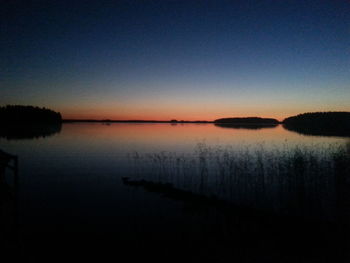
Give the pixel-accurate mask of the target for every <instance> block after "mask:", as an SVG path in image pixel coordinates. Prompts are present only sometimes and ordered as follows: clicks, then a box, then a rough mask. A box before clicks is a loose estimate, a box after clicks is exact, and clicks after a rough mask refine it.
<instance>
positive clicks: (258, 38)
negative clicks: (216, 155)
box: [0, 0, 350, 120]
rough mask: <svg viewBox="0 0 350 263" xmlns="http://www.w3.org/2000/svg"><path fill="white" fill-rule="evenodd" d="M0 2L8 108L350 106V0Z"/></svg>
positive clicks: (271, 109) (66, 113) (174, 114)
mask: <svg viewBox="0 0 350 263" xmlns="http://www.w3.org/2000/svg"><path fill="white" fill-rule="evenodd" d="M0 2H1V3H0V4H1V8H0V23H1V24H0V35H1V38H0V105H7V104H21V105H35V106H40V107H47V108H50V109H53V110H55V111H59V112H61V114H62V115H63V118H66V119H121V120H123V119H124V120H126V119H145V120H151V119H152V120H169V119H178V120H214V119H217V118H222V117H233V116H239V117H243V116H260V117H272V118H277V119H279V120H282V119H283V118H285V117H288V116H291V115H295V114H299V113H303V112H312V111H350V1H348V0H343V1H341V0H328V1H323V0H312V1H311V0H298V1H296V0H295V1H290V0H283V1H282V0H274V1H272V0H270V1H267V0H256V1H253V0H244V1H243V0H242V1H240V0H235V1H233V0H232V1H220V0H215V1H214V0H213V1H204V0H203V1H201V0H197V1H190V0H182V1H175V0H162V1H151V0H149V1H147V0H143V1H122V0H118V1H103V0H99V1H88V0H86V1H72V0H70V1H65V0H60V1H55V0H50V1H16V0H13V1H4V0H0Z"/></svg>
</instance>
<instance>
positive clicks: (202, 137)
mask: <svg viewBox="0 0 350 263" xmlns="http://www.w3.org/2000/svg"><path fill="white" fill-rule="evenodd" d="M59 137H61V139H63V138H66V139H67V140H69V141H71V143H78V142H79V141H81V140H84V141H85V142H89V144H90V145H91V147H96V148H98V147H99V146H102V145H104V146H106V147H115V148H118V149H119V150H128V151H133V150H135V151H143V152H154V151H159V150H164V151H188V150H193V149H194V148H195V146H196V145H197V144H198V143H203V142H204V143H205V144H206V145H208V146H217V145H242V144H243V145H251V146H254V145H256V144H264V145H265V146H267V147H269V146H271V145H272V146H280V145H281V144H292V145H295V144H298V145H299V144H319V143H321V144H324V143H333V142H338V143H343V142H344V141H345V139H343V138H336V137H321V136H305V135H300V134H298V133H295V132H290V131H287V130H285V129H284V128H283V127H282V126H281V125H279V126H277V127H275V128H261V129H244V128H239V129H237V128H222V127H218V126H215V125H214V124H170V123H161V124H159V123H156V124H154V123H153V124H152V123H111V124H103V123H72V124H64V125H63V129H62V133H61V134H60V135H59Z"/></svg>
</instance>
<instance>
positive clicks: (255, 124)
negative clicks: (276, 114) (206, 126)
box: [214, 117, 279, 129]
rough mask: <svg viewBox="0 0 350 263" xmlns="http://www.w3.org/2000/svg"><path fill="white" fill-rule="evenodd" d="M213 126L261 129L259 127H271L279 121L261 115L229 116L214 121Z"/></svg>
mask: <svg viewBox="0 0 350 263" xmlns="http://www.w3.org/2000/svg"><path fill="white" fill-rule="evenodd" d="M214 124H215V126H218V127H221V128H235V129H239V128H244V129H261V128H273V127H276V126H277V125H278V124H279V121H278V120H276V119H272V118H261V117H245V118H240V117H231V118H221V119H216V120H215V121H214Z"/></svg>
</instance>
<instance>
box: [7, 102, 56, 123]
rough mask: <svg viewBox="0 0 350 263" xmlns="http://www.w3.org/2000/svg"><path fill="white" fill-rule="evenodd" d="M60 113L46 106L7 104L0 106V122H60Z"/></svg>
mask: <svg viewBox="0 0 350 263" xmlns="http://www.w3.org/2000/svg"><path fill="white" fill-rule="evenodd" d="M61 121H62V117H61V114H60V113H59V112H55V111H52V110H49V109H46V108H39V107H33V106H22V105H7V106H5V107H0V122H1V123H8V124H10V123H11V124H18V123H27V124H28V123H33V124H34V123H36V124H37V123H60V122H61Z"/></svg>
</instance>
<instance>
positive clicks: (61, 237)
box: [0, 123, 349, 262]
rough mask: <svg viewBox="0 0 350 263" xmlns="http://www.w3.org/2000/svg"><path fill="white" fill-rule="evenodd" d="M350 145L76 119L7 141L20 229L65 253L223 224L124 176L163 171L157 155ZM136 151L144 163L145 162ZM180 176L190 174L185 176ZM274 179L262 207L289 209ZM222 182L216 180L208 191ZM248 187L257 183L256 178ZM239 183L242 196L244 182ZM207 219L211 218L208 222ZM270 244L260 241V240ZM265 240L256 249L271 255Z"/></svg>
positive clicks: (182, 236) (280, 134) (24, 244)
mask: <svg viewBox="0 0 350 263" xmlns="http://www.w3.org/2000/svg"><path fill="white" fill-rule="evenodd" d="M348 142H349V139H347V138H341V137H322V136H305V135H301V134H298V133H295V132H291V131H288V130H285V129H284V128H283V127H282V126H277V127H274V128H271V127H270V128H261V129H244V128H239V129H234V128H226V127H219V126H215V125H213V124H168V123H162V124H140V123H111V124H103V123H67V124H63V125H62V128H61V130H60V132H58V133H56V134H53V135H52V136H47V137H43V138H34V139H29V138H27V139H21V140H20V139H18V140H16V139H13V140H7V139H5V138H0V149H2V150H3V151H6V152H8V153H11V154H15V155H18V157H19V166H18V174H19V187H18V203H17V211H18V213H17V214H16V219H15V221H16V224H15V226H14V228H15V230H14V231H15V233H16V234H15V235H16V239H18V240H19V241H18V242H19V243H20V250H21V251H24V253H32V254H33V253H34V254H35V253H36V252H35V251H36V250H35V248H45V249H46V250H49V251H55V252H57V250H61V252H62V251H78V250H79V251H80V250H84V251H86V248H91V247H95V248H96V246H97V245H98V244H100V243H103V244H104V245H103V250H104V252H111V251H116V247H115V246H117V247H118V246H120V245H117V243H118V244H120V243H121V242H123V243H124V245H123V246H122V247H123V248H125V247H129V248H130V247H132V248H135V250H138V249H140V248H142V247H145V246H147V244H148V242H158V243H162V242H163V241H164V240H167V242H173V241H176V242H178V241H179V240H181V242H182V244H186V246H187V249H190V248H189V247H191V246H192V245H191V244H190V243H186V242H189V241H188V240H190V239H191V238H192V239H193V236H194V237H195V238H194V239H196V238H197V239H201V238H202V235H205V233H207V232H208V229H210V225H212V221H210V220H214V221H215V222H216V223H217V222H218V221H220V220H224V219H222V218H221V217H220V216H218V215H213V214H212V212H210V211H209V212H208V211H206V212H205V213H204V212H203V211H200V212H198V211H197V212H188V211H187V212H186V207H185V208H184V204H183V203H182V202H179V201H176V200H172V199H169V198H164V197H162V196H161V195H159V194H157V193H150V192H147V191H145V190H144V189H141V188H133V187H129V186H126V185H124V184H123V182H122V180H121V178H122V177H125V176H128V177H131V178H133V176H138V177H137V178H140V177H142V176H144V178H143V179H147V178H149V176H151V175H150V174H152V171H154V173H156V174H158V173H160V172H161V170H159V169H160V168H159V167H158V168H157V167H156V168H155V166H154V163H153V164H152V161H151V159H147V158H149V154H153V153H156V154H158V153H159V154H161V153H164V154H165V155H168V156H169V155H172V156H175V157H176V158H177V157H179V156H182V157H183V158H196V153H198V147H203V145H204V147H205V149H208V148H210V149H211V151H217V150H218V149H219V150H220V151H222V150H223V151H225V149H230V151H234V150H235V149H239V150H240V151H244V149H249V151H251V152H254V151H255V150H256V149H257V150H258V149H261V148H263V149H264V151H267V152H269V153H270V154H273V153H276V152H279V151H281V152H283V151H287V150H288V149H292V148H293V149H294V148H295V147H299V148H302V149H309V150H310V151H315V152H317V153H318V152H321V153H322V154H324V153H325V152H327V149H329V147H330V145H331V147H333V146H334V145H336V146H343V145H345V144H346V143H348ZM286 149H287V150H286ZM135 154H137V155H138V156H141V157H142V158H144V159H142V161H141V162H135ZM147 156H148V157H147ZM175 157H174V158H175ZM211 158H215V156H214V157H211ZM148 164H149V167H147V166H148ZM194 165H195V164H194ZM192 168H193V167H192ZM157 169H158V170H157ZM166 169H167V171H166V172H167V173H172V171H171V170H172V169H175V168H172V167H169V165H168V167H166ZM181 169H184V168H183V167H182V168H181ZM193 169H196V168H193ZM210 169H215V167H214V168H213V167H209V170H210ZM179 174H182V176H183V173H179ZM176 175H177V174H176V173H173V174H172V178H171V180H175V181H176V180H177V182H178V183H179V185H181V181H180V180H178V178H174V176H175V177H176ZM6 176H7V177H9V178H10V177H11V171H6ZM153 179H154V178H153V177H152V180H153ZM169 180H170V179H169ZM213 180H214V179H213ZM269 180H270V179H269ZM269 180H267V181H265V182H264V184H265V185H266V187H264V193H265V194H266V192H267V193H273V194H270V195H269V194H266V196H267V197H266V198H267V199H266V200H265V201H262V202H261V207H260V208H263V209H267V210H269V209H270V210H271V211H278V210H280V209H281V207H286V206H285V203H284V198H287V197H286V195H284V194H283V191H279V190H280V189H277V188H280V185H285V184H283V183H279V182H276V180H275V179H274V178H272V179H271V180H270V181H269ZM327 180H328V181H327V186H326V188H324V187H323V186H322V187H318V186H317V187H316V186H315V185H316V184H317V182H316V183H313V184H312V187H313V188H312V189H313V190H312V191H321V190H322V191H327V193H328V195H329V197H327V198H325V199H326V200H325V201H324V202H323V201H320V202H319V203H321V204H322V207H323V209H324V210H325V211H326V212H324V211H323V212H324V214H325V216H326V217H327V220H328V219H329V218H332V216H333V215H334V213H336V212H335V210H334V205H333V203H332V202H333V201H334V200H333V199H334V198H335V197H334V195H333V194H334V193H333V192H332V191H334V189H333V188H332V187H333V183H332V182H330V180H333V179H327ZM214 181H215V180H214ZM214 181H211V179H208V182H207V183H208V184H209V186H208V187H211V186H210V184H211V182H212V183H213V184H214V183H215V182H214ZM322 182H323V181H321V183H322ZM172 183H173V182H172ZM245 184H247V185H250V183H249V182H248V183H247V182H246V183H245ZM269 185H270V186H269ZM305 185H306V186H305V189H306V191H308V189H309V188H310V189H311V186H310V187H309V186H308V184H307V183H305ZM310 185H311V183H310ZM238 186H240V184H238ZM272 186H273V187H272ZM190 187H191V186H190ZM327 187H328V188H327ZM211 189H212V188H211ZM237 189H238V190H235V193H236V192H239V191H240V190H239V189H242V188H239V187H238V188H237ZM247 189H248V190H247ZM249 189H255V188H254V187H253V188H245V190H244V191H243V190H242V192H240V193H239V196H238V197H237V196H236V197H235V195H234V194H233V195H232V196H234V198H236V199H234V200H235V201H236V202H238V205H240V204H243V205H246V204H248V205H251V203H250V202H251V195H250V194H251V193H249V191H252V190H249ZM276 189H277V190H276ZM310 191H311V190H310ZM277 192H278V193H277ZM320 193H321V192H320ZM320 193H318V194H320ZM322 193H323V192H322ZM322 193H321V194H322ZM259 196H260V193H256V189H255V190H254V198H257V197H258V199H259ZM279 197H280V199H281V200H282V201H281V202H276V203H274V205H273V207H269V205H266V204H267V203H271V202H268V200H271V199H273V198H279ZM288 198H289V197H288ZM288 198H287V199H288ZM332 198H333V199H332ZM261 199H264V198H261ZM247 200H248V201H247ZM240 202H241V203H240ZM245 202H246V203H245ZM264 202H265V203H264ZM185 206H186V205H185ZM313 206H314V207H313V208H310V209H311V210H312V209H314V210H312V211H316V210H317V209H319V207H318V206H317V205H316V206H315V205H314V204H313ZM310 209H309V208H308V210H310ZM311 210H310V211H311ZM323 212H322V213H323ZM204 214H205V215H204ZM316 214H317V212H316ZM322 215H323V214H322ZM203 218H211V219H210V220H207V221H205V220H203ZM213 218H214V219H213ZM201 221H203V222H202V223H199V222H201ZM204 221H205V222H204ZM207 222H208V223H207ZM220 222H221V221H220ZM209 232H210V231H209ZM224 232H225V231H224ZM217 238H218V239H220V237H217ZM258 239H259V238H257V240H258ZM150 240H152V241H150ZM264 240H265V239H264ZM264 240H260V241H259V242H260V243H259V244H260V245H261V244H262V243H264V242H265V241H266V240H265V241H264ZM269 240H270V239H269ZM271 240H272V241H271ZM271 240H270V241H271V242H272V243H273V242H275V241H274V239H271ZM270 241H269V242H270ZM254 242H256V241H254ZM254 242H253V243H254ZM77 243H79V244H80V245H79V246H78V247H79V248H78V247H77ZM272 243H267V244H266V246H268V244H272ZM82 244H84V245H82ZM92 244H93V245H92ZM206 245H207V246H208V247H210V246H211V245H210V244H206ZM260 245H258V248H256V249H257V250H256V249H255V250H254V251H255V252H256V251H260V250H264V251H265V252H266V251H270V250H266V249H265V248H262V247H260ZM273 245H275V244H273ZM252 246H253V245H252ZM156 247H157V246H156V245H155V248H156ZM253 247H254V246H253ZM100 249H101V247H100ZM182 249H183V248H182ZM271 249H272V250H271V251H272V252H271V251H270V252H271V253H270V254H271V255H272V254H274V253H275V252H274V251H275V250H273V249H274V247H273V246H272V248H271ZM276 251H279V250H278V249H276ZM38 253H39V252H38ZM84 253H85V252H84ZM310 253H311V252H310ZM202 254H203V253H202ZM204 254H205V253H204ZM267 254H269V253H267ZM270 254H269V255H270ZM274 255H275V254H274ZM276 255H277V254H276ZM241 256H242V255H241ZM251 257H252V259H251V258H250V256H247V255H246V254H245V255H243V256H242V258H244V259H245V260H246V262H250V261H249V260H250V259H251V262H255V261H254V256H251ZM276 257H278V259H281V258H280V257H279V256H276ZM291 257H292V258H293V256H291ZM247 258H249V260H248V259H247ZM272 261H273V259H271V262H272ZM284 262H287V261H284ZM288 262H289V261H288ZM290 262H296V261H292V260H291V261H290ZM298 262H299V261H298Z"/></svg>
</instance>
